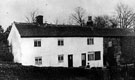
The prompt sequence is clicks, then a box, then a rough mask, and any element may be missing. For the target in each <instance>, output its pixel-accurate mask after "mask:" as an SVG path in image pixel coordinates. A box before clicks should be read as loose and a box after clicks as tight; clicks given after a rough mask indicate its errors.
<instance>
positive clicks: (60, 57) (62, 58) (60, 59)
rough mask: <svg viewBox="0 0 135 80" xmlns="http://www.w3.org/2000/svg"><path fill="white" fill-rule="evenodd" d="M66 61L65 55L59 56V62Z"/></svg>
mask: <svg viewBox="0 0 135 80" xmlns="http://www.w3.org/2000/svg"><path fill="white" fill-rule="evenodd" d="M63 61H64V55H58V62H59V63H61V62H63Z"/></svg>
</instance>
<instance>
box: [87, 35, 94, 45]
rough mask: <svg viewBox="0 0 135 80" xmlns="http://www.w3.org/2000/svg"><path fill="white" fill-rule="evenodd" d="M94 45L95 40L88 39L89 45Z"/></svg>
mask: <svg viewBox="0 0 135 80" xmlns="http://www.w3.org/2000/svg"><path fill="white" fill-rule="evenodd" d="M93 44H94V38H93V37H91V38H87V45H93Z"/></svg>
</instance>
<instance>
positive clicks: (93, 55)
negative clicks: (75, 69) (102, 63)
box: [88, 51, 101, 61]
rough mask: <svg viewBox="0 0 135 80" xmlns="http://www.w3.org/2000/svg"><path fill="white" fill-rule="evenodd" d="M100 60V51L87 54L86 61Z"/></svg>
mask: <svg viewBox="0 0 135 80" xmlns="http://www.w3.org/2000/svg"><path fill="white" fill-rule="evenodd" d="M100 59H101V52H100V51H95V52H88V61H91V60H100Z"/></svg>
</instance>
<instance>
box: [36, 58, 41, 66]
mask: <svg viewBox="0 0 135 80" xmlns="http://www.w3.org/2000/svg"><path fill="white" fill-rule="evenodd" d="M35 64H36V65H42V57H35Z"/></svg>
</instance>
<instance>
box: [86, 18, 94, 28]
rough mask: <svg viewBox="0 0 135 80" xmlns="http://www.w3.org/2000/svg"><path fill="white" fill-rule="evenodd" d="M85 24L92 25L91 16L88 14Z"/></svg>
mask: <svg viewBox="0 0 135 80" xmlns="http://www.w3.org/2000/svg"><path fill="white" fill-rule="evenodd" d="M87 26H91V27H92V26H93V21H92V16H88V21H87Z"/></svg>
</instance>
